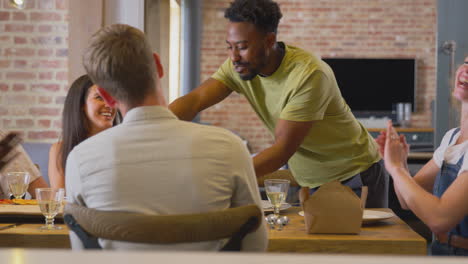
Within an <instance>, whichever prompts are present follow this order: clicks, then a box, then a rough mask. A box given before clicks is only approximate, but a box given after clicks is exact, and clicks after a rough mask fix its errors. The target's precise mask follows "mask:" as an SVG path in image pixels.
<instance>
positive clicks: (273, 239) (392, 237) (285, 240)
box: [268, 207, 427, 255]
mask: <svg viewBox="0 0 468 264" xmlns="http://www.w3.org/2000/svg"><path fill="white" fill-rule="evenodd" d="M300 210H301V208H300V207H291V208H289V209H287V210H284V211H282V212H281V215H286V216H288V217H289V219H290V222H289V224H287V225H286V226H284V228H283V229H282V230H281V231H280V230H278V229H274V230H272V229H270V230H269V234H268V235H269V246H268V251H269V252H282V253H290V252H298V253H312V252H314V253H327V254H330V253H345V254H386V255H389V254H397V255H426V253H427V243H426V240H425V239H424V238H423V237H421V236H420V235H419V234H417V233H416V232H415V231H413V230H412V229H411V228H410V227H409V226H408V225H407V224H406V223H405V222H403V221H402V220H401V219H400V218H398V216H396V215H395V216H393V217H392V218H389V219H386V220H382V221H377V222H375V223H373V224H369V225H363V226H362V227H361V232H360V233H359V234H357V235H352V234H307V233H306V231H305V229H306V228H305V223H304V217H303V216H300V215H299V214H298V212H299V211H300ZM372 210H380V211H385V212H392V211H391V209H372Z"/></svg>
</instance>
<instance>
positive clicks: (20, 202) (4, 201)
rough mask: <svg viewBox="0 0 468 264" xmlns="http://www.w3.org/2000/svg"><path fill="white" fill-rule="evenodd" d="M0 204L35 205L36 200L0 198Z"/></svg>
mask: <svg viewBox="0 0 468 264" xmlns="http://www.w3.org/2000/svg"><path fill="white" fill-rule="evenodd" d="M0 204H16V205H37V200H25V199H0Z"/></svg>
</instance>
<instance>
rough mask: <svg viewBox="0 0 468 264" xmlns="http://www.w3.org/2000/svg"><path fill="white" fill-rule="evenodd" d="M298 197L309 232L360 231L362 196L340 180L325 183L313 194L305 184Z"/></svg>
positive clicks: (353, 232)
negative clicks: (310, 193)
mask: <svg viewBox="0 0 468 264" xmlns="http://www.w3.org/2000/svg"><path fill="white" fill-rule="evenodd" d="M299 198H300V200H301V205H302V209H303V210H304V221H305V225H306V232H307V233H309V234H313V233H315V234H358V233H359V232H360V231H361V224H362V214H363V208H362V207H361V199H360V198H359V197H358V196H357V195H356V194H355V193H354V192H353V191H352V190H351V188H349V187H348V186H344V185H343V184H341V183H340V182H339V181H332V182H329V183H326V184H324V185H322V186H321V187H320V188H319V189H318V190H317V191H316V192H315V193H314V194H312V195H309V188H307V187H305V188H302V189H301V191H300V193H299ZM363 198H364V197H363ZM364 199H365V198H364Z"/></svg>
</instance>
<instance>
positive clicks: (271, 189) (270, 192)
mask: <svg viewBox="0 0 468 264" xmlns="http://www.w3.org/2000/svg"><path fill="white" fill-rule="evenodd" d="M264 183H265V191H266V194H267V197H268V200H269V201H270V203H271V204H272V205H273V211H274V214H275V217H276V218H279V214H280V208H281V205H282V204H283V203H284V201H285V200H286V196H287V195H288V189H289V181H288V180H282V179H268V180H265V182H264Z"/></svg>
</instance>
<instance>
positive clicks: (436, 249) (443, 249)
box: [431, 240, 468, 256]
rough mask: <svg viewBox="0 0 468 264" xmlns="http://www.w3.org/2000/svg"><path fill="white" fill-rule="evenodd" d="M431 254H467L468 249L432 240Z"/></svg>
mask: <svg viewBox="0 0 468 264" xmlns="http://www.w3.org/2000/svg"><path fill="white" fill-rule="evenodd" d="M431 255H432V256H468V250H467V249H464V248H456V247H452V246H449V245H448V244H442V243H440V242H439V241H437V240H434V241H433V242H432V244H431Z"/></svg>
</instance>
